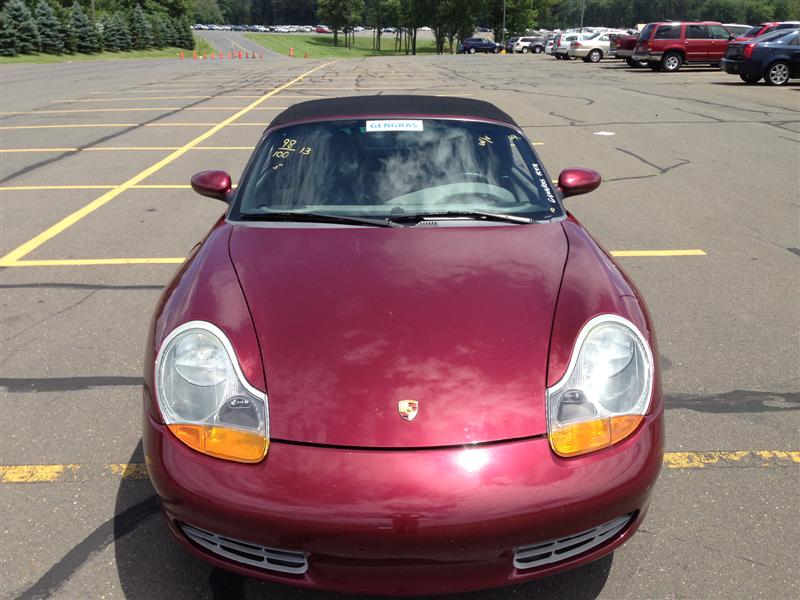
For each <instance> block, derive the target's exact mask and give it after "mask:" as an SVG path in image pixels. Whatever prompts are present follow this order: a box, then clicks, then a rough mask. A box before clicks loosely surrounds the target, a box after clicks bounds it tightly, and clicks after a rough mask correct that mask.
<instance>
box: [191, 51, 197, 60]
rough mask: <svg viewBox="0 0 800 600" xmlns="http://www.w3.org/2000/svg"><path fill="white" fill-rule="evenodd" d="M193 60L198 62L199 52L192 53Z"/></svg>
mask: <svg viewBox="0 0 800 600" xmlns="http://www.w3.org/2000/svg"><path fill="white" fill-rule="evenodd" d="M192 60H197V52H193V53H192Z"/></svg>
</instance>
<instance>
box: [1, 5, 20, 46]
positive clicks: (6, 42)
mask: <svg viewBox="0 0 800 600" xmlns="http://www.w3.org/2000/svg"><path fill="white" fill-rule="evenodd" d="M15 42H16V32H15V31H14V27H13V25H12V24H11V19H10V18H9V16H8V13H6V11H5V10H3V11H0V56H14V55H16V54H17V48H16V44H15Z"/></svg>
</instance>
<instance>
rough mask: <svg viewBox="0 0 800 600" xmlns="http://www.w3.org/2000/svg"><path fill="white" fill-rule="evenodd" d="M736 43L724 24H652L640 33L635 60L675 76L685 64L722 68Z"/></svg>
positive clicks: (694, 22) (707, 22) (706, 22)
mask: <svg viewBox="0 0 800 600" xmlns="http://www.w3.org/2000/svg"><path fill="white" fill-rule="evenodd" d="M731 39H733V36H732V35H731V33H730V32H729V31H728V30H727V29H725V28H724V27H723V26H722V23H716V22H711V21H691V22H670V23H648V24H647V25H645V27H644V29H642V31H641V32H640V33H639V38H638V40H637V42H636V49H635V50H634V53H633V57H632V58H633V60H635V61H647V65H648V66H649V67H650V68H651V69H653V70H654V71H666V72H668V73H674V72H675V71H678V70H679V69H680V68H681V66H682V65H684V64H708V65H712V66H718V65H719V64H720V62H721V61H722V57H723V56H725V50H726V49H727V47H728V43H729V42H730V40H731Z"/></svg>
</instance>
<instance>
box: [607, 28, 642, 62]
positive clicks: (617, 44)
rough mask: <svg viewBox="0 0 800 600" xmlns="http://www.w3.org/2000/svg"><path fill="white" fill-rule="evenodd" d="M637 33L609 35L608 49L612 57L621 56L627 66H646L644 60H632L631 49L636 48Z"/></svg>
mask: <svg viewBox="0 0 800 600" xmlns="http://www.w3.org/2000/svg"><path fill="white" fill-rule="evenodd" d="M638 38H639V35H638V34H637V35H615V36H612V37H611V43H610V45H609V49H610V52H611V57H612V58H621V59H622V60H624V61H625V62H626V63H628V66H629V67H633V68H639V67H646V66H647V62H646V61H640V60H633V51H634V49H635V48H636V40H637V39H638Z"/></svg>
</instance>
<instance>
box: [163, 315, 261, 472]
mask: <svg viewBox="0 0 800 600" xmlns="http://www.w3.org/2000/svg"><path fill="white" fill-rule="evenodd" d="M156 381H157V386H158V391H157V398H158V406H159V409H160V410H161V415H162V417H163V419H164V423H166V425H167V427H169V429H170V431H171V432H172V433H173V434H175V436H176V437H177V438H178V439H179V440H180V441H182V442H183V443H184V444H186V445H187V446H189V447H190V448H192V449H194V450H197V451H198V452H202V453H204V454H209V455H211V456H215V457H217V458H224V459H227V460H234V461H237V462H248V463H252V462H258V461H260V460H261V459H262V458H264V456H265V455H266V453H267V448H268V447H269V412H268V409H267V396H266V394H265V393H264V392H261V391H259V390H257V389H255V388H254V387H253V386H251V385H250V384H249V383H248V382H247V380H246V379H245V378H244V375H243V374H242V372H241V369H240V368H239V365H238V363H237V362H236V355H235V354H234V352H233V347H232V346H231V343H230V341H229V340H228V338H227V337H225V334H224V333H223V332H222V331H221V330H220V329H219V328H218V327H216V326H214V325H212V324H211V323H207V322H205V321H191V322H189V323H185V324H183V325H181V326H180V327H178V328H176V329H175V330H174V331H173V332H172V333H170V334H169V336H167V338H166V339H165V340H164V343H163V344H162V345H161V350H160V351H159V353H158V358H157V359H156Z"/></svg>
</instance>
